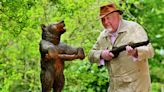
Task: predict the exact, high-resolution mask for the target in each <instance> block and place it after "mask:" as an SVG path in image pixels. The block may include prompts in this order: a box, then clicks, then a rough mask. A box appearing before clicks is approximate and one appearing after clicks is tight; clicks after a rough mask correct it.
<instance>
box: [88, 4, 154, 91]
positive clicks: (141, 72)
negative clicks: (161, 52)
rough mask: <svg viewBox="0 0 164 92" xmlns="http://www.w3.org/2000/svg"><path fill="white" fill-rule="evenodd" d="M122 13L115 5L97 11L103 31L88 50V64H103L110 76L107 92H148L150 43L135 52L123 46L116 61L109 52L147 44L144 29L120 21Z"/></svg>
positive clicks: (135, 49) (151, 50) (151, 49)
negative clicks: (144, 42)
mask: <svg viewBox="0 0 164 92" xmlns="http://www.w3.org/2000/svg"><path fill="white" fill-rule="evenodd" d="M122 13H123V12H122V11H120V10H117V9H116V6H115V4H108V5H104V6H101V7H100V19H101V22H102V25H103V26H104V28H105V29H104V31H102V32H101V33H100V35H99V37H98V39H97V42H96V43H95V45H94V46H93V48H92V49H91V50H90V52H89V60H90V62H91V63H97V64H98V65H103V64H104V63H105V65H106V67H107V69H108V71H109V74H110V88H108V92H150V84H151V81H150V74H149V67H148V62H147V61H148V58H150V57H153V55H154V52H153V47H152V46H151V43H149V44H148V45H146V46H140V47H137V48H134V49H133V48H132V47H131V46H126V50H125V51H122V52H120V53H119V55H118V57H116V58H113V57H114V55H113V53H111V52H109V50H111V49H112V47H119V46H122V45H126V44H128V43H130V42H132V43H138V42H143V41H147V40H148V37H147V34H146V32H145V31H144V29H143V28H142V27H141V26H140V25H139V24H137V23H135V22H132V21H127V20H123V19H122V18H121V14H122Z"/></svg>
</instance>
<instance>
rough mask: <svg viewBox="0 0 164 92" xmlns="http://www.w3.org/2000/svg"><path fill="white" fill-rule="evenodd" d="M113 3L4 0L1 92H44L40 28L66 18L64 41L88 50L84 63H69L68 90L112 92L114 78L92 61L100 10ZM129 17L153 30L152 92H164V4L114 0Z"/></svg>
mask: <svg viewBox="0 0 164 92" xmlns="http://www.w3.org/2000/svg"><path fill="white" fill-rule="evenodd" d="M108 1H109V0H0V92H40V91H41V86H40V53H39V41H40V40H41V28H40V24H46V25H48V24H50V23H53V22H58V21H60V20H64V21H65V24H66V29H67V32H66V33H65V34H63V36H62V39H61V40H62V42H65V43H67V44H69V45H71V46H74V47H79V46H81V47H83V48H84V50H85V53H86V58H85V59H84V60H83V61H80V60H74V61H70V62H65V70H64V74H65V86H64V89H63V92H106V90H107V88H108V81H109V77H108V76H109V75H108V73H107V70H106V68H105V67H103V68H102V69H98V67H97V65H96V64H90V63H89V61H88V52H89V50H90V49H91V48H92V46H93V44H94V43H95V42H96V39H97V37H98V35H99V33H100V32H101V31H102V28H103V27H102V25H101V22H100V20H97V18H98V16H99V7H100V5H101V4H102V3H106V2H108ZM113 2H115V3H116V4H117V6H118V7H119V9H121V10H124V14H123V18H124V19H127V20H132V21H136V22H138V23H139V24H141V25H142V26H143V27H144V29H145V30H146V31H147V33H148V36H149V39H150V40H151V42H152V45H153V47H154V50H155V56H154V58H151V59H149V66H150V74H151V80H152V92H164V0H113Z"/></svg>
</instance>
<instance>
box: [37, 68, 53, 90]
mask: <svg viewBox="0 0 164 92" xmlns="http://www.w3.org/2000/svg"><path fill="white" fill-rule="evenodd" d="M40 78H41V84H42V92H51V88H52V86H53V82H54V78H53V74H52V73H51V72H50V71H48V70H41V74H40Z"/></svg>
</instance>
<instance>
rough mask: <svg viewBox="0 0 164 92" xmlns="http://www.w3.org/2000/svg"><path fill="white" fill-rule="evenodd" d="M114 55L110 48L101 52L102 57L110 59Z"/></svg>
mask: <svg viewBox="0 0 164 92" xmlns="http://www.w3.org/2000/svg"><path fill="white" fill-rule="evenodd" d="M113 57H114V55H113V53H111V52H109V50H103V51H102V53H101V58H103V59H105V60H107V61H109V60H111V59H112V58H113Z"/></svg>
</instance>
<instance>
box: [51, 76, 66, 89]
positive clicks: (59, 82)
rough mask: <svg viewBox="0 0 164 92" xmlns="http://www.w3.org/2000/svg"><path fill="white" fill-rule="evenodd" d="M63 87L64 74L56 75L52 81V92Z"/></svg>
mask: <svg viewBox="0 0 164 92" xmlns="http://www.w3.org/2000/svg"><path fill="white" fill-rule="evenodd" d="M63 87H64V74H63V73H61V74H60V75H58V76H56V78H55V79H54V83H53V92H61V91H62V89H63Z"/></svg>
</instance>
